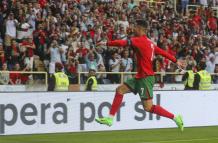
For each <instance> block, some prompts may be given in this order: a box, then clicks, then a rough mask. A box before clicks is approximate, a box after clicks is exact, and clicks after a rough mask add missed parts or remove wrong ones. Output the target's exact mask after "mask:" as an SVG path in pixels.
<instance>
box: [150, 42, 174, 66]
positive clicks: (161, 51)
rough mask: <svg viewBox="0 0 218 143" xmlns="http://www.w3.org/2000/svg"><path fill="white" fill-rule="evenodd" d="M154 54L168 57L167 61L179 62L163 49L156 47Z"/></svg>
mask: <svg viewBox="0 0 218 143" xmlns="http://www.w3.org/2000/svg"><path fill="white" fill-rule="evenodd" d="M154 52H155V54H157V55H161V56H164V57H166V58H167V59H169V60H171V61H172V62H174V63H176V62H177V60H176V58H175V57H174V56H173V55H171V54H169V53H167V52H166V51H164V50H162V49H161V48H159V47H157V46H155V49H154Z"/></svg>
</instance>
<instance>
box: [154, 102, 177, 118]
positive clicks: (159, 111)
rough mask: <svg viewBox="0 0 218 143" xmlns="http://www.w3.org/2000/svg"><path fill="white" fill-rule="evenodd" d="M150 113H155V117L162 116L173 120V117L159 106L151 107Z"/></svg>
mask: <svg viewBox="0 0 218 143" xmlns="http://www.w3.org/2000/svg"><path fill="white" fill-rule="evenodd" d="M150 112H151V113H155V114H157V115H160V116H163V117H167V118H170V119H173V118H174V115H173V114H172V113H170V112H168V111H167V110H165V109H164V108H163V107H161V106H159V105H153V106H152V107H151V111H150Z"/></svg>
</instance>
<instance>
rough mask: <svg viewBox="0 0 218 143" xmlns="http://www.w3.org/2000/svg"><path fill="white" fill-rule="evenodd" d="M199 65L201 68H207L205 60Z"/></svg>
mask: <svg viewBox="0 0 218 143" xmlns="http://www.w3.org/2000/svg"><path fill="white" fill-rule="evenodd" d="M198 67H199V68H200V69H201V70H205V69H206V67H207V65H206V63H205V62H203V61H201V62H200V63H199V64H198Z"/></svg>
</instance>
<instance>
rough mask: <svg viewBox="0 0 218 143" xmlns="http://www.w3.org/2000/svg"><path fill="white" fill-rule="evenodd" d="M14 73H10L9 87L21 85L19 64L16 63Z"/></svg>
mask: <svg viewBox="0 0 218 143" xmlns="http://www.w3.org/2000/svg"><path fill="white" fill-rule="evenodd" d="M13 71H14V72H13V73H10V84H11V85H16V84H21V73H20V72H19V71H21V69H20V64H19V63H16V64H15V66H14V70H13Z"/></svg>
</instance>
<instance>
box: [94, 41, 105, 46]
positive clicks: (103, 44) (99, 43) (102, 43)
mask: <svg viewBox="0 0 218 143" xmlns="http://www.w3.org/2000/svg"><path fill="white" fill-rule="evenodd" d="M96 46H107V42H98V43H97V44H96Z"/></svg>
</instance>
